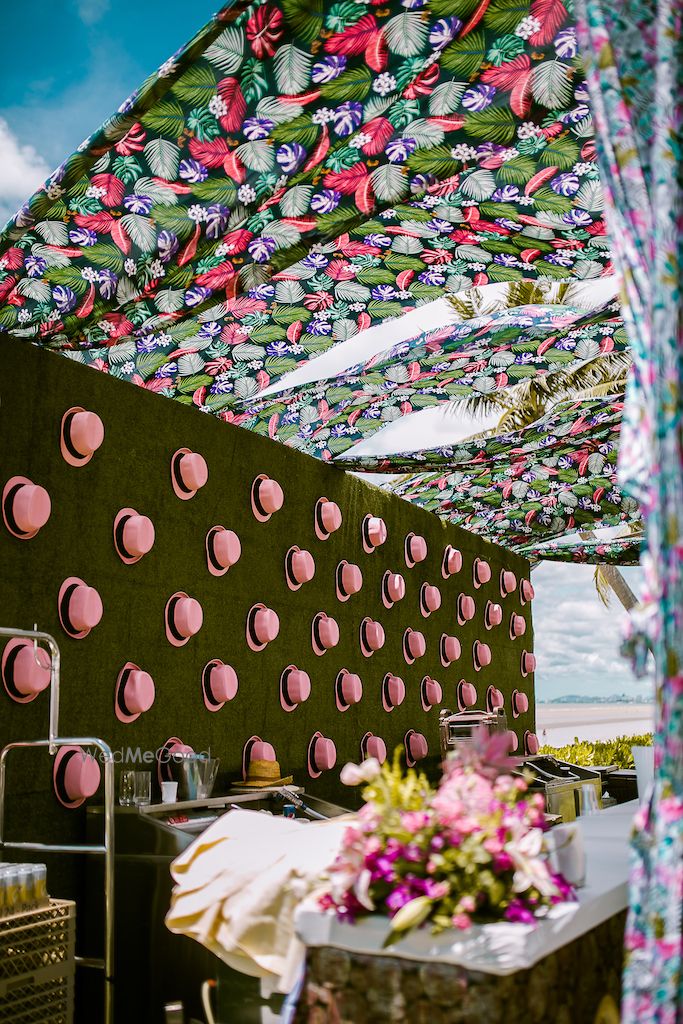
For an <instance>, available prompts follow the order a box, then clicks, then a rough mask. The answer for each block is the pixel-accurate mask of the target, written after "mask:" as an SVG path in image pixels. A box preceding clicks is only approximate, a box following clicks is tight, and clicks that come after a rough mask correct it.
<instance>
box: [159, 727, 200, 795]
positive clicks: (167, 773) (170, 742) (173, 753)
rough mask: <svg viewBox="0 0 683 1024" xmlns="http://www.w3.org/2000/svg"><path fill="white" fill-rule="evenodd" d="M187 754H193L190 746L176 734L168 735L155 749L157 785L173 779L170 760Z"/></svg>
mask: <svg viewBox="0 0 683 1024" xmlns="http://www.w3.org/2000/svg"><path fill="white" fill-rule="evenodd" d="M189 754H194V750H193V748H192V747H190V746H188V744H187V743H183V741H182V740H181V739H180V738H179V737H178V736H169V738H168V739H167V740H166V742H165V743H163V744H162V745H161V746H160V747H159V749H158V750H157V779H158V780H159V785H161V783H162V782H172V781H173V772H172V770H171V766H170V762H171V761H172V760H176V759H180V758H183V757H187V756H188V755H189Z"/></svg>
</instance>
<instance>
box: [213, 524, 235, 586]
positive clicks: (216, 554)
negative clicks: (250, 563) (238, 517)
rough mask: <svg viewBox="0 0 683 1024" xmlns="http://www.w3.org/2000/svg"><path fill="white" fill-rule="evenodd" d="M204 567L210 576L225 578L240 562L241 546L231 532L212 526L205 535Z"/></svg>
mask: <svg viewBox="0 0 683 1024" xmlns="http://www.w3.org/2000/svg"><path fill="white" fill-rule="evenodd" d="M205 546H206V567H207V569H208V570H209V572H210V573H211V575H212V576H225V574H226V572H227V571H228V569H232V567H233V565H236V563H237V562H239V560H240V556H241V554H242V544H241V542H240V539H239V537H238V536H237V534H236V533H235V532H234V531H233V530H226V528H225V527H224V526H212V527H211V529H210V530H209V532H208V533H207V535H206V541H205Z"/></svg>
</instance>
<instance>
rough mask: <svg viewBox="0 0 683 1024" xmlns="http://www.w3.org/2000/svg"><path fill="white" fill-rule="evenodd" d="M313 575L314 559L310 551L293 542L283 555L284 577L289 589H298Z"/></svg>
mask: <svg viewBox="0 0 683 1024" xmlns="http://www.w3.org/2000/svg"><path fill="white" fill-rule="evenodd" d="M314 576H315V560H314V558H313V555H312V554H311V552H310V551H302V550H301V548H299V547H297V545H296V544H293V545H292V547H291V548H290V549H289V551H288V552H287V554H286V555H285V579H286V580H287V586H288V587H289V589H290V590H299V588H300V587H302V586H303V585H304V583H310V582H311V580H312V579H313V577H314Z"/></svg>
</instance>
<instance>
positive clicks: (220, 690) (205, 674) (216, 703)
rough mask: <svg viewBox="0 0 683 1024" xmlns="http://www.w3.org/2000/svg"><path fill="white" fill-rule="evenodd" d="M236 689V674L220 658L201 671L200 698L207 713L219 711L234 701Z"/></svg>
mask: <svg viewBox="0 0 683 1024" xmlns="http://www.w3.org/2000/svg"><path fill="white" fill-rule="evenodd" d="M238 689H239V680H238V678H237V673H236V672H235V670H234V668H233V667H232V665H226V664H225V663H224V662H222V661H221V660H220V658H213V659H212V661H209V662H207V664H206V665H205V666H204V668H203V669H202V696H203V697H204V707H205V708H206V709H207V711H220V709H221V708H222V707H223V705H224V704H227V702H228V701H230V700H234V699H235V697H236V696H237V691H238Z"/></svg>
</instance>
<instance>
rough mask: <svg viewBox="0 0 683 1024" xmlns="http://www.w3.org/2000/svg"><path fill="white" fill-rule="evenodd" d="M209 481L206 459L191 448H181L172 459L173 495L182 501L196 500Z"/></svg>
mask: <svg viewBox="0 0 683 1024" xmlns="http://www.w3.org/2000/svg"><path fill="white" fill-rule="evenodd" d="M208 479H209V467H208V466H207V465H206V459H205V458H204V456H203V455H199V453H198V452H192V451H190V449H189V448H179V449H178V451H177V452H174V453H173V456H172V458H171V485H172V487H173V493H174V494H175V495H176V497H178V498H180V499H181V500H182V501H189V500H190V498H194V496H195V494H196V493H197V491H198V490H200V489H201V488H202V487H203V486H204V484H205V483H206V481H207V480H208Z"/></svg>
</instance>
